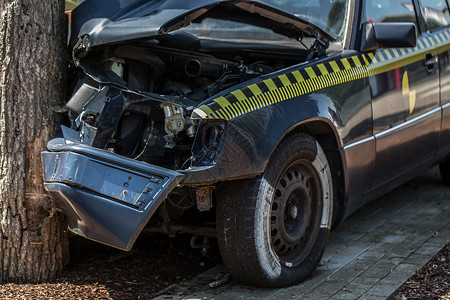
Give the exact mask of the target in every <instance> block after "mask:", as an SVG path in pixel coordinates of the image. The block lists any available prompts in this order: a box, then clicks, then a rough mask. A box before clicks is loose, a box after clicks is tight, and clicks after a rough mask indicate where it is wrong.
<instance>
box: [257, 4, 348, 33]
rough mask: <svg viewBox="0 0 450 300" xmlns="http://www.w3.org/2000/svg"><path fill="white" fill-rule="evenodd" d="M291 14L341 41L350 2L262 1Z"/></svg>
mask: <svg viewBox="0 0 450 300" xmlns="http://www.w3.org/2000/svg"><path fill="white" fill-rule="evenodd" d="M260 2H264V3H266V4H268V5H271V6H273V7H276V8H278V9H281V10H283V11H286V12H288V13H291V14H293V15H295V16H297V17H299V18H301V19H303V20H306V21H308V22H310V23H311V24H314V25H316V26H317V27H319V28H320V29H322V30H323V31H325V32H328V33H330V34H331V35H334V36H336V37H338V39H341V38H342V36H343V34H344V24H345V21H346V19H347V6H348V0H260Z"/></svg>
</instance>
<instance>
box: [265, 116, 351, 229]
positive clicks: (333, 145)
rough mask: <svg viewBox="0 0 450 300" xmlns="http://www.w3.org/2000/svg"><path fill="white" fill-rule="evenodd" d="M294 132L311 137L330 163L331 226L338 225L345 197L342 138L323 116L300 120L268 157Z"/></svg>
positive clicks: (342, 212) (343, 212)
mask: <svg viewBox="0 0 450 300" xmlns="http://www.w3.org/2000/svg"><path fill="white" fill-rule="evenodd" d="M296 133H304V134H308V135H310V136H311V137H313V138H314V139H315V140H316V141H317V142H318V143H319V144H320V146H321V147H322V149H323V150H324V152H325V155H326V157H327V160H328V163H329V165H330V170H331V176H332V180H333V223H332V224H333V227H336V226H337V225H339V224H340V223H341V222H342V221H343V219H344V216H345V211H346V207H347V205H346V197H345V186H346V185H345V184H346V183H345V176H344V175H345V173H344V161H343V158H342V157H341V153H340V151H338V150H339V148H341V147H342V140H341V139H340V137H339V134H338V132H337V129H336V128H335V127H334V125H333V124H332V122H331V121H330V120H328V119H325V118H314V119H309V120H305V121H303V122H300V123H298V124H296V125H294V126H292V127H291V128H289V129H288V130H287V131H286V132H285V134H284V135H283V136H282V137H281V138H280V139H279V140H278V142H277V144H276V147H274V149H273V151H272V153H271V155H270V157H272V155H273V153H274V151H275V149H277V148H278V146H279V145H280V144H281V143H282V142H283V140H285V139H286V138H288V137H289V136H291V135H292V134H296Z"/></svg>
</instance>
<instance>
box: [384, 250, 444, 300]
mask: <svg viewBox="0 0 450 300" xmlns="http://www.w3.org/2000/svg"><path fill="white" fill-rule="evenodd" d="M389 299H390V300H393V299H402V300H403V299H440V300H450V242H449V243H447V245H446V246H445V247H444V248H443V249H442V250H441V251H440V252H439V253H438V254H437V255H436V256H434V257H433V259H432V260H430V261H429V262H428V263H427V264H426V265H425V266H424V267H423V268H422V269H420V270H419V271H417V272H416V274H414V275H413V276H412V277H411V278H409V279H408V280H407V281H406V282H405V283H404V284H403V285H402V286H401V287H400V288H399V289H398V290H397V291H396V292H395V293H394V294H393V295H392V296H391V297H390V298H389Z"/></svg>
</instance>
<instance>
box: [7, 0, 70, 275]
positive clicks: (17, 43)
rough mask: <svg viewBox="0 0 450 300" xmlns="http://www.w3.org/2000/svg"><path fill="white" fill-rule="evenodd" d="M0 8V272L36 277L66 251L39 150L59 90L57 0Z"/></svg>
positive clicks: (14, 0)
mask: <svg viewBox="0 0 450 300" xmlns="http://www.w3.org/2000/svg"><path fill="white" fill-rule="evenodd" d="M0 13H1V19H0V67H1V69H0V80H1V82H0V213H1V221H0V225H1V227H0V276H1V280H2V282H11V281H12V282H38V281H44V280H48V279H52V278H54V277H55V276H56V275H58V274H59V273H60V272H61V270H62V269H63V267H64V266H65V265H66V263H67V262H68V257H69V256H68V237H67V231H66V228H67V226H66V224H65V221H64V217H63V216H62V215H61V214H60V213H59V212H58V210H57V209H56V208H55V207H56V206H55V204H54V203H53V202H52V200H51V199H50V197H49V195H48V194H47V193H46V192H45V190H44V189H43V184H42V161H41V155H40V152H41V151H42V150H44V149H45V145H46V142H47V141H48V139H49V138H50V136H51V135H52V134H54V128H55V124H54V122H55V120H57V119H58V118H57V116H56V115H55V113H54V112H53V111H52V107H55V106H57V105H58V102H60V101H61V100H62V99H63V98H64V96H65V95H64V92H65V71H64V70H65V65H66V51H65V46H64V30H65V26H64V1H63V0H45V1H41V0H39V1H37V0H0Z"/></svg>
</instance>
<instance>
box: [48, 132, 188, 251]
mask: <svg viewBox="0 0 450 300" xmlns="http://www.w3.org/2000/svg"><path fill="white" fill-rule="evenodd" d="M47 147H48V149H49V151H44V152H42V159H43V167H44V186H45V188H46V190H47V191H49V193H50V194H51V195H52V197H53V199H55V200H56V201H57V202H58V204H59V205H60V206H61V208H62V209H63V211H64V212H65V214H66V215H67V219H68V223H69V229H70V230H71V231H73V232H74V233H76V234H79V235H82V236H84V237H86V238H89V239H92V240H95V241H98V242H101V243H104V244H107V245H110V246H113V247H116V248H119V249H122V250H130V249H131V247H132V246H133V244H134V242H135V241H136V238H137V237H138V235H139V234H140V232H141V231H142V229H143V228H144V226H145V225H146V224H147V222H148V220H149V219H150V218H151V216H152V215H153V214H154V212H155V211H156V209H157V208H158V207H159V205H160V204H161V203H162V202H163V200H164V199H165V198H166V197H167V195H168V194H169V193H170V192H171V191H172V190H173V189H174V188H175V187H176V186H177V185H178V184H179V183H180V182H181V181H182V180H183V178H184V176H185V175H183V174H181V173H178V172H176V171H173V170H169V169H165V168H161V167H158V166H154V165H150V164H147V163H145V162H141V161H136V160H133V159H129V158H126V157H123V156H120V155H117V154H114V153H110V152H108V151H105V150H100V149H96V148H93V147H90V146H86V145H83V144H78V143H72V144H66V142H65V140H64V139H63V138H57V139H53V140H51V141H50V142H49V143H48V145H47Z"/></svg>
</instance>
